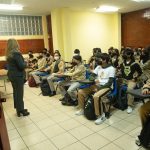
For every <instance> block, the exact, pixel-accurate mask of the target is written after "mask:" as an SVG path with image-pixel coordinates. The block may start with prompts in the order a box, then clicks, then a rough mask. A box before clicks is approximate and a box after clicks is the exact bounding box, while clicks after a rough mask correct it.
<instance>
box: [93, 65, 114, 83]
mask: <svg viewBox="0 0 150 150" xmlns="http://www.w3.org/2000/svg"><path fill="white" fill-rule="evenodd" d="M94 73H95V74H97V76H98V78H97V79H98V80H99V82H100V85H104V84H106V83H107V82H108V81H109V78H114V77H115V68H114V67H113V66H109V67H107V68H102V67H100V66H97V67H96V68H95V70H94Z"/></svg>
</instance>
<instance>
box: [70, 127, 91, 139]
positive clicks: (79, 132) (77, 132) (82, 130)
mask: <svg viewBox="0 0 150 150" xmlns="http://www.w3.org/2000/svg"><path fill="white" fill-rule="evenodd" d="M69 133H71V134H72V135H73V136H74V137H76V138H77V139H79V140H80V139H82V138H84V137H87V136H88V135H90V134H92V133H93V131H92V130H90V129H89V128H87V127H86V126H83V125H82V126H79V127H77V128H74V129H72V130H70V131H69Z"/></svg>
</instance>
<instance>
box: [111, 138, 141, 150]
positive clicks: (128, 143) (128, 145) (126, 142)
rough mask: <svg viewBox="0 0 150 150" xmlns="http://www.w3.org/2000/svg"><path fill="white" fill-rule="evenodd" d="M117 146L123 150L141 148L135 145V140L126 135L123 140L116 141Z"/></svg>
mask: <svg viewBox="0 0 150 150" xmlns="http://www.w3.org/2000/svg"><path fill="white" fill-rule="evenodd" d="M113 143H115V144H116V145H118V146H119V147H121V148H122V149H123V150H138V149H139V147H138V146H137V145H136V144H135V138H133V137H131V136H129V135H124V136H122V137H121V138H119V139H117V140H116V141H113Z"/></svg>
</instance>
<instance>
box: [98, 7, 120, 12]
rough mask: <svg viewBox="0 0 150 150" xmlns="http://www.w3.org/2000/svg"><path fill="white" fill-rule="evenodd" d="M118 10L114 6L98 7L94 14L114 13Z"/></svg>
mask: <svg viewBox="0 0 150 150" xmlns="http://www.w3.org/2000/svg"><path fill="white" fill-rule="evenodd" d="M118 10H119V8H117V7H114V6H100V7H97V8H96V12H116V11H118Z"/></svg>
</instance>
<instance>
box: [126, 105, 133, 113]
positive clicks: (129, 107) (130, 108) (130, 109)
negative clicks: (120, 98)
mask: <svg viewBox="0 0 150 150" xmlns="http://www.w3.org/2000/svg"><path fill="white" fill-rule="evenodd" d="M132 111H133V108H132V107H131V106H128V109H127V113H128V114H131V113H132Z"/></svg>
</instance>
